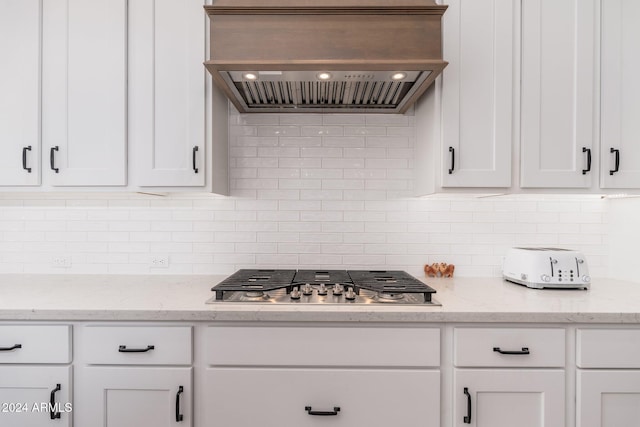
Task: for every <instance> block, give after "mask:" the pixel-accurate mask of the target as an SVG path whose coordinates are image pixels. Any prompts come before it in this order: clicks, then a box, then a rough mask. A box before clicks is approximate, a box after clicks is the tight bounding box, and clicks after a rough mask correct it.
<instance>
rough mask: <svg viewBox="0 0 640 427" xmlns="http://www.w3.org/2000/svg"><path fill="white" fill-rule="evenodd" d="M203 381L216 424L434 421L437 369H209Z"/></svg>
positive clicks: (407, 426)
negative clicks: (324, 413)
mask: <svg viewBox="0 0 640 427" xmlns="http://www.w3.org/2000/svg"><path fill="white" fill-rule="evenodd" d="M205 381H206V384H205V387H206V390H205V393H206V395H205V397H204V401H206V402H207V405H206V409H205V410H206V419H207V420H216V425H220V426H233V427H254V426H256V425H260V426H261V427H283V426H287V427H288V426H295V427H319V426H326V425H329V424H330V425H331V426H332V427H354V426H367V427H388V426H394V427H416V426H421V427H439V426H440V372H439V371H423V370H404V369H402V370H386V369H384V370H383V369H375V370H374V369H371V370H357V369H248V368H229V369H225V368H213V369H208V370H207V372H206V379H205ZM318 412H328V413H330V414H326V415H322V414H318ZM258 420H259V422H258Z"/></svg>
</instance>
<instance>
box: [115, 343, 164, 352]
mask: <svg viewBox="0 0 640 427" xmlns="http://www.w3.org/2000/svg"><path fill="white" fill-rule="evenodd" d="M155 348H156V346H155V345H148V346H147V348H127V346H126V345H121V346H120V347H118V352H120V353H146V352H147V351H150V350H154V349H155Z"/></svg>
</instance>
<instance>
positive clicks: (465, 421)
mask: <svg viewBox="0 0 640 427" xmlns="http://www.w3.org/2000/svg"><path fill="white" fill-rule="evenodd" d="M464 394H466V395H467V415H465V417H464V418H463V419H462V421H463V422H464V423H465V424H471V394H469V389H468V388H467V387H465V388H464Z"/></svg>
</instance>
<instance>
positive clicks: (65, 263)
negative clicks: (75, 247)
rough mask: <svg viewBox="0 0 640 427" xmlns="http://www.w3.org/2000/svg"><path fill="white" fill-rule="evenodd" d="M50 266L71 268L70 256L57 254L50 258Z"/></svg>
mask: <svg viewBox="0 0 640 427" xmlns="http://www.w3.org/2000/svg"><path fill="white" fill-rule="evenodd" d="M51 266H52V267H54V268H71V257H70V256H68V255H58V256H54V257H53V258H51Z"/></svg>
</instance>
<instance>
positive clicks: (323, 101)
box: [205, 0, 447, 113]
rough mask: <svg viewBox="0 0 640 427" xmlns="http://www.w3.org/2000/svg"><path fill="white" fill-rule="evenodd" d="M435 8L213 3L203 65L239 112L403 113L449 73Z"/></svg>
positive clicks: (249, 0) (332, 2) (423, 1)
mask: <svg viewBox="0 0 640 427" xmlns="http://www.w3.org/2000/svg"><path fill="white" fill-rule="evenodd" d="M446 8H447V6H440V5H436V4H435V1H434V0H214V2H213V4H212V5H210V6H205V10H206V12H207V14H208V15H209V18H210V20H211V55H210V60H208V61H206V62H205V66H206V67H207V69H208V70H209V72H210V73H211V74H212V76H213V80H214V81H215V83H216V84H217V85H218V86H219V87H220V88H221V89H222V90H223V91H224V92H225V93H226V95H227V97H228V98H229V99H230V100H231V102H233V104H234V105H235V106H236V108H237V109H238V111H240V112H242V113H253V112H256V113H286V112H291V113H404V112H405V111H406V110H407V109H408V108H409V107H410V106H411V105H412V104H413V103H414V102H415V101H416V100H417V99H418V98H419V97H420V95H422V93H423V92H424V91H425V90H426V89H427V88H428V87H429V86H430V85H431V84H432V83H433V81H434V80H435V79H436V77H437V76H438V75H439V74H440V73H441V72H442V70H443V69H444V67H445V66H446V65H447V63H446V62H445V61H443V60H442V14H443V13H444V12H445V10H446Z"/></svg>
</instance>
